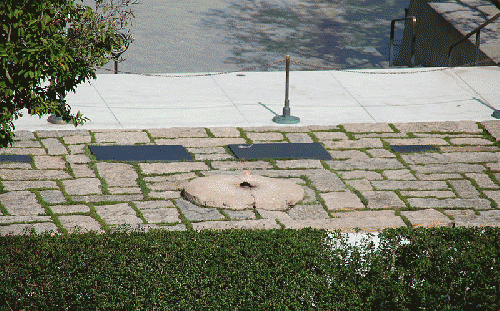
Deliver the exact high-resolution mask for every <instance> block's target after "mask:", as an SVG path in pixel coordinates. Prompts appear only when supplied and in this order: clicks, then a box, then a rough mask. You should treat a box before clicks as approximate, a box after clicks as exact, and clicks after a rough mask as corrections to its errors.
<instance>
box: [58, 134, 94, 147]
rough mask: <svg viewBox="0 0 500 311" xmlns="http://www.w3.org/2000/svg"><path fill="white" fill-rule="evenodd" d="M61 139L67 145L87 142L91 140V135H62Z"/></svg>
mask: <svg viewBox="0 0 500 311" xmlns="http://www.w3.org/2000/svg"><path fill="white" fill-rule="evenodd" d="M63 141H64V143H65V144H67V145H75V144H88V143H90V142H91V141H92V137H90V135H85V136H83V135H75V136H66V137H63Z"/></svg>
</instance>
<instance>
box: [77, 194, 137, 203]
mask: <svg viewBox="0 0 500 311" xmlns="http://www.w3.org/2000/svg"><path fill="white" fill-rule="evenodd" d="M71 199H72V200H73V201H75V202H103V201H125V202H129V201H132V200H143V199H144V196H143V195H142V194H112V195H73V196H71Z"/></svg>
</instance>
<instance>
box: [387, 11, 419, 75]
mask: <svg viewBox="0 0 500 311" xmlns="http://www.w3.org/2000/svg"><path fill="white" fill-rule="evenodd" d="M406 15H408V11H407V9H405V16H406ZM409 19H411V21H412V31H411V36H412V38H411V47H410V48H411V51H410V54H411V55H410V61H411V63H412V66H415V58H414V54H415V44H416V39H417V37H416V32H417V31H416V26H417V18H416V17H415V16H406V17H405V18H396V19H393V20H392V21H391V40H390V41H391V42H390V55H389V67H392V58H393V55H394V25H395V23H396V22H397V21H405V29H406V21H407V20H409Z"/></svg>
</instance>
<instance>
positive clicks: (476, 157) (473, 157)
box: [401, 152, 500, 164]
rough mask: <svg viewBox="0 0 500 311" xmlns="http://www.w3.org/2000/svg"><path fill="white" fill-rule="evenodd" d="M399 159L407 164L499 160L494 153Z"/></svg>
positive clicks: (411, 155)
mask: <svg viewBox="0 0 500 311" xmlns="http://www.w3.org/2000/svg"><path fill="white" fill-rule="evenodd" d="M401 158H403V160H404V161H405V162H406V163H408V164H431V163H457V162H463V163H478V162H498V161H499V159H500V158H499V153H495V152H468V153H460V152H454V153H435V152H432V153H415V154H409V155H407V154H404V155H401Z"/></svg>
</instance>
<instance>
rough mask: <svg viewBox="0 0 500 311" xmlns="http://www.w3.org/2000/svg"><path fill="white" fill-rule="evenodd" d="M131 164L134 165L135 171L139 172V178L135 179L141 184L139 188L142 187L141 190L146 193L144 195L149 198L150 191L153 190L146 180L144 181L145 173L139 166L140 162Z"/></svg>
mask: <svg viewBox="0 0 500 311" xmlns="http://www.w3.org/2000/svg"><path fill="white" fill-rule="evenodd" d="M130 164H131V165H132V166H133V167H134V169H135V172H136V173H137V178H136V180H135V181H136V182H137V184H138V185H139V188H141V192H142V194H143V195H144V197H145V198H148V197H149V192H151V190H150V189H149V188H148V187H147V185H146V182H145V181H144V174H143V173H142V171H141V167H140V166H139V163H137V162H132V163H130Z"/></svg>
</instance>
